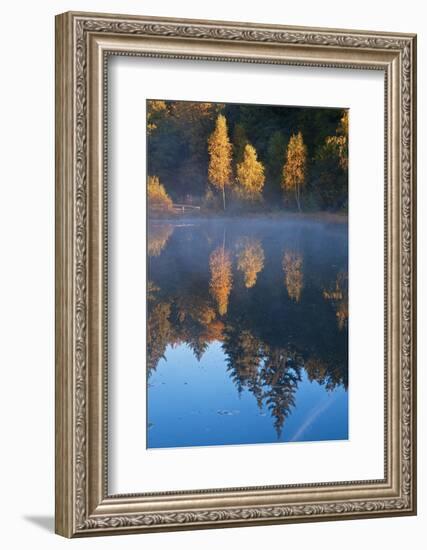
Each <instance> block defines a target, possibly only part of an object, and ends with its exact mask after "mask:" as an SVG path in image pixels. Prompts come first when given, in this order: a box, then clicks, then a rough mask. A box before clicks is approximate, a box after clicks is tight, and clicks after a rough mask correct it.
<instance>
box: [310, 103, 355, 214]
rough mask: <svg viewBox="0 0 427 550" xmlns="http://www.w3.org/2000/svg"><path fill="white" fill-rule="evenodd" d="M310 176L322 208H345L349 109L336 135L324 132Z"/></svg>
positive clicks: (343, 115)
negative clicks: (328, 134) (326, 134)
mask: <svg viewBox="0 0 427 550" xmlns="http://www.w3.org/2000/svg"><path fill="white" fill-rule="evenodd" d="M314 160H315V162H314V167H313V180H314V182H315V185H314V191H315V192H316V194H317V196H318V203H319V206H320V207H323V208H325V207H326V208H333V209H338V208H339V209H344V210H345V209H346V208H347V204H348V110H345V111H342V116H341V119H340V122H339V124H338V127H337V128H336V130H335V135H331V136H327V137H326V138H325V139H324V140H323V142H322V143H321V144H320V145H319V146H318V148H317V150H316V154H315V158H314Z"/></svg>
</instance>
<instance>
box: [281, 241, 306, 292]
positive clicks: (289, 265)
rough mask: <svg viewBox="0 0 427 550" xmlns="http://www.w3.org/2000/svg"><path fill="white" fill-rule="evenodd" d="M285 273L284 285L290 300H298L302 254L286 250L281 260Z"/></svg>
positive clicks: (301, 282) (300, 286) (301, 286)
mask: <svg viewBox="0 0 427 550" xmlns="http://www.w3.org/2000/svg"><path fill="white" fill-rule="evenodd" d="M282 267H283V271H284V273H285V286H286V290H287V291H288V296H289V298H290V299H291V300H294V301H295V302H299V301H300V298H301V291H302V288H303V271H302V256H301V254H299V253H297V252H294V251H289V250H288V251H286V252H285V253H284V255H283V261H282Z"/></svg>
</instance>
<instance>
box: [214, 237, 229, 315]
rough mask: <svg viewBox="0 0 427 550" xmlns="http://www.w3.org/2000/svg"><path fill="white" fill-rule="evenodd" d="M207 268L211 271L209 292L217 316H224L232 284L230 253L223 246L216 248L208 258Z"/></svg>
mask: <svg viewBox="0 0 427 550" xmlns="http://www.w3.org/2000/svg"><path fill="white" fill-rule="evenodd" d="M209 267H210V271H211V280H210V285H209V286H210V291H211V294H212V296H213V298H214V299H215V301H216V303H217V306H218V312H219V314H220V315H225V314H226V313H227V310H228V300H229V296H230V292H231V286H232V284H233V274H232V270H231V255H230V253H229V252H228V251H227V250H225V248H224V247H223V246H220V247H218V248H216V249H215V250H214V251H213V252H212V254H211V255H210V257H209Z"/></svg>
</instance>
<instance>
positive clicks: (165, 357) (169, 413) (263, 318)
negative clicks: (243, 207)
mask: <svg viewBox="0 0 427 550" xmlns="http://www.w3.org/2000/svg"><path fill="white" fill-rule="evenodd" d="M148 255H149V267H148V276H149V292H148V328H147V338H148V361H147V377H148V400H147V403H148V405H147V408H148V430H147V434H148V436H147V446H148V447H149V448H162V447H184V446H197V445H227V444H249V443H274V442H287V441H319V440H337V439H347V438H348V361H347V354H348V328H347V324H348V267H347V258H348V238H347V225H346V224H345V223H324V222H321V221H311V220H307V219H303V220H297V219H295V218H293V219H290V220H286V218H284V219H280V220H268V219H265V220H263V219H256V220H254V219H247V220H239V221H229V220H228V221H225V220H218V221H209V220H201V221H199V220H188V221H185V220H180V221H179V222H175V221H174V222H166V221H162V222H153V223H151V224H150V225H149V236H148Z"/></svg>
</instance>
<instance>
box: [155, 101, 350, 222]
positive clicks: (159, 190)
mask: <svg viewBox="0 0 427 550" xmlns="http://www.w3.org/2000/svg"><path fill="white" fill-rule="evenodd" d="M147 171H148V199H149V205H150V208H152V210H154V211H157V212H159V213H160V212H163V213H164V212H166V213H169V212H172V210H173V205H174V203H175V204H176V203H181V204H190V205H191V204H193V205H197V206H200V207H201V210H202V212H209V211H212V212H220V211H227V212H228V213H230V212H234V211H242V210H245V211H249V212H252V211H254V212H258V211H274V210H279V209H281V210H283V209H288V210H295V211H319V210H329V211H343V212H345V211H347V206H348V202H347V192H348V189H347V188H348V111H347V110H342V109H329V108H328V109H327V108H302V107H301V108H300V107H277V106H264V105H240V104H219V103H196V102H187V101H161V100H149V101H147Z"/></svg>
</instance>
